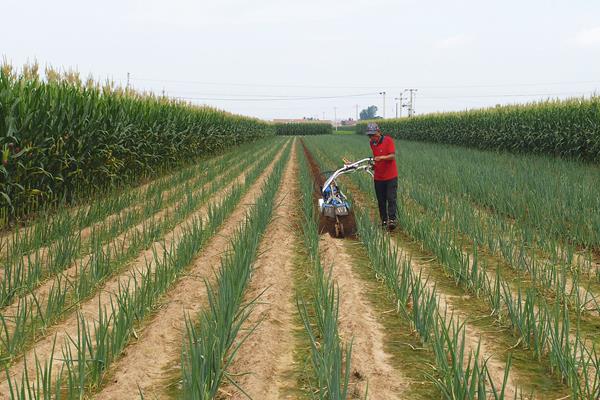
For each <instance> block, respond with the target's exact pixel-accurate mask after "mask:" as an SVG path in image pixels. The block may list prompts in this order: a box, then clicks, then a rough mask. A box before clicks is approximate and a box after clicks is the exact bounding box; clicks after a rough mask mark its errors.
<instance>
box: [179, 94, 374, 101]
mask: <svg viewBox="0 0 600 400" xmlns="http://www.w3.org/2000/svg"><path fill="white" fill-rule="evenodd" d="M372 95H373V93H362V94H347V95H339V96H310V97H278V98H248V99H239V98H225V97H178V96H173V98H175V99H181V100H203V101H206V100H209V101H296V100H319V99H343V98H353V97H364V96H372Z"/></svg>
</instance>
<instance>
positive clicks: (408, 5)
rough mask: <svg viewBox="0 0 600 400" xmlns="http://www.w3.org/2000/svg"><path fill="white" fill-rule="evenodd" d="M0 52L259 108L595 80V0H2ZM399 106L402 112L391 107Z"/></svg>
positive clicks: (578, 89)
mask: <svg viewBox="0 0 600 400" xmlns="http://www.w3.org/2000/svg"><path fill="white" fill-rule="evenodd" d="M0 9H1V10H2V22H1V23H0V37H1V38H2V40H1V41H0V55H2V56H4V57H6V58H7V59H8V60H9V61H10V62H11V63H12V64H14V65H15V66H19V65H21V64H23V63H25V62H26V61H27V60H33V59H36V60H37V61H38V62H39V63H40V64H41V65H42V66H43V65H46V64H50V65H52V66H54V67H61V68H63V67H64V68H69V67H73V68H76V69H78V70H79V71H80V72H81V74H82V76H83V77H85V76H87V75H88V74H90V73H91V74H93V75H94V76H95V77H97V78H99V79H106V78H111V79H113V80H115V81H117V82H121V83H122V84H123V85H124V84H125V83H126V79H127V72H129V73H130V74H131V85H132V86H133V87H135V88H138V89H146V90H153V91H155V92H157V93H161V92H162V90H164V91H165V92H166V93H167V94H168V95H169V96H173V97H182V98H188V99H191V100H192V101H193V102H195V103H198V104H209V105H211V106H214V107H217V108H220V109H224V110H227V111H231V112H234V113H237V114H243V115H250V116H256V117H259V118H263V119H272V118H298V117H303V116H306V117H317V118H323V116H324V117H325V119H333V117H334V108H337V117H338V118H347V117H355V110H356V105H358V107H359V109H363V108H366V107H367V106H369V105H371V104H374V105H377V106H378V107H379V115H381V114H382V113H383V110H382V108H383V106H382V103H383V98H382V97H383V96H381V95H379V92H382V91H385V92H386V93H387V94H386V117H392V116H394V114H395V106H394V104H395V101H394V98H395V97H398V95H399V93H400V92H401V91H402V90H403V89H406V88H416V89H418V92H417V94H416V98H415V109H416V113H417V114H423V113H429V112H436V111H450V110H463V109H468V108H476V107H483V106H488V105H494V104H505V103H515V102H528V101H532V100H535V99H544V98H548V97H553V98H554V97H560V98H564V97H569V96H580V95H586V96H589V95H590V94H591V93H593V92H594V91H596V92H598V93H600V90H598V89H599V88H600V1H595V0H587V1H586V0H569V1H567V0H563V1H541V0H530V1H525V0H521V1H516V0H502V1H491V0H490V1H486V0H478V1H474V0H458V1H450V0H447V1H441V0H438V1H417V0H414V1H412V0H411V1H409V0H401V1H388V0H369V1H367V0H344V1H313V0H303V1H294V2H292V1H283V0H279V1H275V0H253V1H242V0H220V1H210V2H209V1H200V0H196V1H189V0H171V1H157V0H146V1H141V0H140V1H126V0H125V1H115V0H104V1H94V2H91V1H84V0H79V1H73V0H52V1H30V0H2V3H1V4H0ZM404 114H405V115H406V111H405V112H404Z"/></svg>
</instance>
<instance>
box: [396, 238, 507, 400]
mask: <svg viewBox="0 0 600 400" xmlns="http://www.w3.org/2000/svg"><path fill="white" fill-rule="evenodd" d="M391 241H392V242H393V243H394V245H395V246H396V247H397V249H398V253H397V254H398V256H397V260H398V263H401V262H402V260H403V259H404V258H405V257H406V256H407V257H408V258H409V259H410V260H411V262H410V266H411V268H412V270H413V273H414V274H415V275H417V276H419V274H420V272H421V271H423V275H422V278H421V281H422V282H423V283H424V285H425V286H426V287H427V288H428V289H429V290H434V289H435V291H436V299H437V302H438V310H440V311H441V312H443V310H448V315H450V314H452V315H453V316H454V318H455V320H458V321H460V323H464V327H465V348H466V349H467V351H466V353H467V354H466V357H468V356H469V354H468V353H469V352H473V353H474V352H475V351H476V350H477V347H478V346H479V349H480V360H481V362H484V361H485V362H486V364H487V368H488V370H489V372H490V376H491V379H492V381H493V382H494V385H495V386H496V387H497V388H498V387H501V385H502V382H503V379H504V374H505V370H506V364H505V363H504V362H503V361H501V360H499V359H498V357H497V356H496V354H503V353H505V352H506V349H505V348H497V346H494V344H493V343H491V342H490V341H489V340H486V339H485V338H484V336H485V335H484V333H483V332H481V331H480V330H479V329H478V328H475V327H473V326H472V325H470V324H469V323H468V319H469V315H467V314H466V313H465V312H464V310H462V309H461V307H456V306H455V305H454V304H453V300H452V299H453V296H451V295H447V294H445V293H443V292H442V289H441V288H440V286H439V285H436V282H435V279H428V276H430V272H431V267H430V266H429V265H427V264H426V263H422V262H420V261H419V258H418V257H417V256H415V255H413V254H412V252H411V251H410V250H409V249H407V248H405V247H404V246H402V245H401V244H400V243H399V242H398V241H397V240H396V239H395V238H394V237H391ZM465 322H467V323H465ZM465 361H466V360H465ZM517 392H518V389H517V376H516V373H515V371H514V370H511V373H510V375H509V379H508V382H507V385H506V390H505V396H506V398H508V399H511V398H514V396H515V394H516V393H517Z"/></svg>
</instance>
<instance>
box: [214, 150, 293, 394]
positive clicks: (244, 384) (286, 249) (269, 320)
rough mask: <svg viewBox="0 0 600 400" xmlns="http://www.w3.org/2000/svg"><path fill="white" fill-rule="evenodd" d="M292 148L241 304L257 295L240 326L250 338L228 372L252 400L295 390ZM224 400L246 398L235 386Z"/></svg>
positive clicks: (230, 388)
mask: <svg viewBox="0 0 600 400" xmlns="http://www.w3.org/2000/svg"><path fill="white" fill-rule="evenodd" d="M296 157H297V153H296V146H295V145H293V148H292V153H291V155H290V161H289V163H288V166H287V168H286V170H285V172H284V175H283V178H282V188H284V189H285V190H280V191H279V192H278V193H277V197H276V199H275V204H277V205H278V206H277V208H276V209H275V210H273V220H272V221H271V223H270V224H269V226H268V227H267V230H266V231H265V234H264V236H263V239H262V241H261V244H260V247H259V250H258V252H259V254H260V256H259V257H258V258H257V260H256V262H255V263H254V267H253V273H252V279H251V281H250V284H249V286H248V289H247V292H246V295H245V300H246V301H251V300H252V299H254V298H256V297H257V296H259V295H260V298H259V301H258V303H257V305H256V306H255V308H254V311H253V312H252V314H251V315H250V317H249V318H248V320H247V321H246V322H245V324H244V329H250V328H251V327H253V326H256V325H257V324H258V327H257V328H256V330H255V331H254V333H253V334H252V335H251V336H250V337H249V338H248V339H247V340H246V341H245V342H244V344H243V345H242V347H241V348H240V349H239V351H238V353H237V355H236V357H235V359H234V361H233V363H232V364H231V366H230V368H229V369H228V371H229V373H230V374H232V375H234V376H238V378H236V382H237V383H238V385H239V386H240V387H241V388H242V389H243V390H244V391H245V392H246V393H248V394H249V395H250V397H252V398H253V399H263V400H276V399H293V398H295V397H293V396H292V395H290V394H289V391H290V390H291V389H293V388H294V387H295V385H296V381H295V379H294V378H293V376H292V372H291V371H292V368H293V364H294V355H293V350H294V341H295V339H294V333H293V330H294V327H295V322H294V313H295V312H296V311H295V310H296V307H295V304H294V299H293V293H294V285H293V279H294V277H293V268H294V266H293V255H294V241H295V240H296V235H295V234H294V227H293V226H292V223H291V218H290V216H291V215H294V214H296V213H297V209H298V178H297V176H298V166H297V158H296ZM222 393H228V394H227V395H223V396H222V397H223V398H231V399H236V400H242V399H247V397H246V396H245V395H244V394H243V393H241V392H240V391H239V390H238V389H237V388H235V387H234V386H233V385H227V386H226V387H224V388H223V392H222Z"/></svg>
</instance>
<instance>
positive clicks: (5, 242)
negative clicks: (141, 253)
mask: <svg viewBox="0 0 600 400" xmlns="http://www.w3.org/2000/svg"><path fill="white" fill-rule="evenodd" d="M222 158H223V155H219V156H217V157H214V158H212V159H210V160H208V162H218V160H220V159H222ZM194 168H197V165H196V164H193V165H188V166H187V167H185V169H194ZM179 172H181V170H177V171H176V172H173V173H170V174H166V175H164V176H161V177H158V178H156V179H150V180H148V181H146V182H144V183H141V184H140V185H138V186H135V187H131V188H128V189H127V188H125V189H122V194H123V193H126V192H137V194H138V196H139V198H140V200H142V199H143V196H144V195H145V193H146V192H147V191H148V189H149V188H150V187H151V186H152V185H154V184H158V183H159V182H161V181H165V180H168V179H170V178H172V177H173V176H175V175H176V174H178V173H179ZM192 179H194V178H192ZM181 183H184V182H181ZM167 192H168V191H167ZM166 194H167V193H163V195H166ZM135 207H136V206H135V205H134V206H129V207H126V208H124V209H122V210H121V211H119V212H117V213H115V214H112V215H109V216H106V217H105V218H104V219H103V220H102V221H98V222H95V223H93V224H92V225H91V226H88V227H85V228H83V229H82V230H81V231H80V232H81V239H82V240H83V239H84V238H87V237H89V235H90V233H91V231H92V229H93V227H94V226H96V225H99V224H102V223H104V222H105V221H107V220H108V219H116V218H118V216H119V215H122V214H124V213H127V212H128V211H131V210H133V209H134V208H135ZM89 208H90V205H89V204H88V203H87V202H86V204H84V205H79V206H73V207H71V209H70V212H72V213H75V212H77V211H79V210H81V211H83V212H87V210H88V209H89ZM49 223H50V222H49ZM19 229H20V230H21V231H22V233H21V234H26V233H28V232H29V231H30V230H31V229H32V226H25V227H20V228H19ZM13 234H14V229H13V230H10V231H8V232H3V233H2V234H0V256H3V255H5V254H6V250H7V248H8V247H10V246H12V243H13V240H14V238H13ZM50 245H51V244H49V245H48V246H44V248H47V247H49V246H50ZM46 252H47V249H46V250H44V254H45V253H46ZM31 254H33V252H32V253H31ZM0 274H4V270H3V269H2V270H0ZM0 276H1V275H0Z"/></svg>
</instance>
